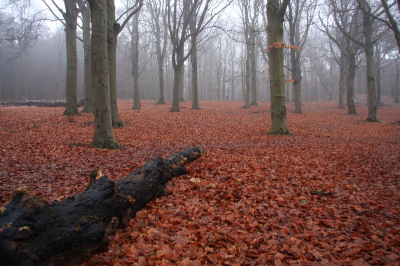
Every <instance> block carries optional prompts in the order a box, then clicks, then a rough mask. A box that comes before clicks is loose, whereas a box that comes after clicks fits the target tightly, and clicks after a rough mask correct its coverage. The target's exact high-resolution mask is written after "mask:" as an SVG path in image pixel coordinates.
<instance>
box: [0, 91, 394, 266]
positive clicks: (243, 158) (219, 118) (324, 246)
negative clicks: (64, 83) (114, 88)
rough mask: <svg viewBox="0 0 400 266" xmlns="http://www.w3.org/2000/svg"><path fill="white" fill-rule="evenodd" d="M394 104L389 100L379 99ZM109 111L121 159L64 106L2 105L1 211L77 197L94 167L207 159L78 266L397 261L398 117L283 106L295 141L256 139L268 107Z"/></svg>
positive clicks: (390, 108) (387, 108) (123, 107)
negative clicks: (198, 150)
mask: <svg viewBox="0 0 400 266" xmlns="http://www.w3.org/2000/svg"><path fill="white" fill-rule="evenodd" d="M389 101H392V100H391V99H390V100H388V102H389ZM142 105H143V108H142V110H140V111H134V110H131V106H132V104H131V102H128V101H124V102H120V103H119V109H120V117H121V119H122V120H123V121H125V124H126V127H125V128H122V129H116V130H115V131H114V132H115V136H116V139H117V141H118V142H119V143H120V144H122V145H123V146H124V147H125V149H124V150H119V151H109V150H98V149H93V148H90V145H89V144H90V141H91V138H92V135H93V123H92V122H91V121H92V119H93V116H92V115H88V114H85V115H82V116H78V117H71V118H68V117H63V116H61V115H62V112H63V109H62V108H35V107H0V139H1V146H0V187H1V190H0V191H1V193H0V203H1V205H3V204H4V203H5V202H6V201H7V200H8V198H9V195H10V193H11V191H12V190H13V189H15V188H17V187H19V186H22V185H28V186H29V187H30V188H31V189H32V190H33V191H34V193H35V194H36V195H39V196H42V197H44V198H45V199H47V200H49V201H50V200H61V199H63V198H65V197H67V196H68V195H71V194H75V193H79V192H81V191H83V189H84V188H85V187H86V185H87V184H88V180H89V173H90V172H91V171H93V170H94V169H96V168H98V167H100V168H102V169H103V171H104V173H105V174H107V175H109V176H110V177H112V178H115V179H118V178H121V177H123V176H125V175H127V174H128V173H130V172H132V171H133V170H134V169H136V168H138V167H139V166H141V165H143V164H144V163H145V161H146V160H147V158H148V157H156V156H162V157H166V156H168V155H170V154H172V153H175V152H177V151H180V150H183V149H185V148H189V147H192V146H202V147H203V148H204V149H205V150H206V151H207V154H205V155H203V156H202V158H200V159H199V160H197V161H195V162H193V163H191V164H190V165H189V166H188V169H189V174H188V175H186V176H182V177H180V178H176V179H174V180H172V181H171V182H170V183H169V184H168V189H169V190H170V192H172V193H171V194H170V195H169V196H167V197H163V198H159V199H157V200H155V201H153V202H152V203H151V204H148V206H147V207H146V208H145V209H144V210H142V211H140V212H139V213H138V215H137V217H136V218H135V219H132V220H131V222H130V224H129V226H128V227H127V228H126V229H125V230H118V231H117V232H116V233H115V234H114V235H113V236H112V237H110V245H109V247H108V250H106V251H105V252H104V253H100V254H97V255H94V256H93V257H92V258H91V260H90V261H89V262H87V263H85V264H84V265H134V264H138V265H205V264H208V265H286V264H289V265H297V264H299V265H329V264H331V265H368V264H377V265H382V264H387V265H398V263H399V261H400V125H399V123H397V122H398V121H399V120H400V106H399V105H395V104H386V105H384V106H383V107H382V108H381V109H379V110H378V117H379V119H380V121H381V122H380V123H368V122H366V121H365V119H366V117H367V108H366V107H365V106H357V111H358V112H359V114H360V115H359V116H349V115H347V112H346V110H339V109H337V107H336V106H337V103H334V102H331V103H306V104H305V105H304V106H303V110H304V114H294V113H293V110H294V107H293V104H291V103H289V104H288V125H289V129H290V130H291V131H292V132H293V133H294V134H295V136H292V137H282V136H272V135H268V134H266V133H267V132H268V130H269V128H270V114H269V111H268V110H269V105H268V104H266V103H261V104H260V106H259V107H252V108H251V109H241V108H240V107H241V106H242V105H243V103H239V102H237V103H232V102H202V103H201V107H202V109H201V110H191V109H190V106H191V104H190V102H185V103H183V104H182V105H181V106H182V108H181V112H180V113H170V112H168V111H169V109H170V105H165V106H157V105H155V104H154V102H151V101H144V102H142Z"/></svg>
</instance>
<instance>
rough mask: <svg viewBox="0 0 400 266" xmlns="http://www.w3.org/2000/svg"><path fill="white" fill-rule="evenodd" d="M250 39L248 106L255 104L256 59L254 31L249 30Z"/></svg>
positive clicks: (252, 29)
mask: <svg viewBox="0 0 400 266" xmlns="http://www.w3.org/2000/svg"><path fill="white" fill-rule="evenodd" d="M250 34H251V38H250V78H251V79H250V84H251V102H250V106H258V104H257V57H256V38H255V29H254V28H251V32H250Z"/></svg>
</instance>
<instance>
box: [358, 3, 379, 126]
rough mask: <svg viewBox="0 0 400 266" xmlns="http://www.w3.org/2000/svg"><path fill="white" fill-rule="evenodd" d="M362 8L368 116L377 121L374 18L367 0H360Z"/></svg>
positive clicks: (369, 118) (369, 119) (368, 119)
mask: <svg viewBox="0 0 400 266" xmlns="http://www.w3.org/2000/svg"><path fill="white" fill-rule="evenodd" d="M359 3H360V8H361V10H362V11H363V32H364V38H365V41H364V42H365V45H364V50H365V59H366V76H367V98H368V118H367V121H369V122H377V121H378V119H377V108H376V88H375V77H374V47H373V45H374V44H373V42H372V36H371V34H372V31H373V30H372V19H371V16H370V15H369V14H370V13H371V7H370V6H369V5H368V3H367V2H366V0H359Z"/></svg>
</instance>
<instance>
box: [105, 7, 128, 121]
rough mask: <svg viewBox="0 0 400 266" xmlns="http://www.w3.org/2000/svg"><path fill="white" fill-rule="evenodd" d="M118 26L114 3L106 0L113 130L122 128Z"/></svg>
mask: <svg viewBox="0 0 400 266" xmlns="http://www.w3.org/2000/svg"><path fill="white" fill-rule="evenodd" d="M119 27H120V26H119V24H118V23H116V22H115V3H114V0H107V44H108V46H107V49H108V67H109V71H110V101H111V117H112V125H113V127H114V128H118V127H123V126H124V123H122V121H121V119H120V118H119V115H118V98H117V40H118V32H119Z"/></svg>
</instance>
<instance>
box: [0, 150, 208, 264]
mask: <svg viewBox="0 0 400 266" xmlns="http://www.w3.org/2000/svg"><path fill="white" fill-rule="evenodd" d="M202 153H204V151H203V150H202V149H201V148H198V147H196V148H191V149H188V150H184V151H182V152H178V153H175V154H173V155H171V156H169V157H167V158H165V159H162V158H156V159H153V160H149V161H148V162H147V163H146V164H145V165H144V166H143V167H141V168H140V169H138V170H136V171H134V172H133V173H131V174H129V175H128V176H126V177H124V178H123V179H120V180H118V181H115V182H114V181H113V180H111V179H110V178H109V177H107V176H106V175H101V173H100V172H98V173H94V174H92V175H91V177H90V182H89V185H88V186H87V188H86V189H85V191H84V192H82V193H81V194H77V195H75V196H70V197H68V198H67V199H65V200H62V201H54V202H52V203H47V202H45V201H43V200H41V199H39V198H37V197H34V196H32V194H31V193H30V190H29V188H27V187H22V188H19V189H17V190H15V191H14V192H13V193H12V196H11V201H10V202H9V203H8V204H7V205H5V206H4V207H2V208H1V212H0V262H1V265H74V264H77V263H79V262H82V261H84V260H86V259H88V258H89V257H90V256H91V255H92V254H93V253H95V252H98V251H100V250H101V249H103V248H105V247H107V245H108V236H109V235H110V234H111V233H112V232H113V231H114V229H116V228H121V227H124V226H125V225H126V224H127V223H128V222H129V220H130V219H131V218H133V217H135V215H136V212H138V211H139V210H141V209H142V208H143V207H145V206H146V204H147V203H148V202H150V201H151V200H153V199H155V198H157V197H160V196H164V195H166V194H167V190H166V188H165V184H166V183H167V182H168V181H169V180H171V179H172V178H173V177H175V176H179V175H183V174H186V173H187V170H186V168H185V164H186V163H190V162H192V161H194V160H196V159H198V158H199V157H200V156H201V154H202ZM96 175H97V177H96Z"/></svg>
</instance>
